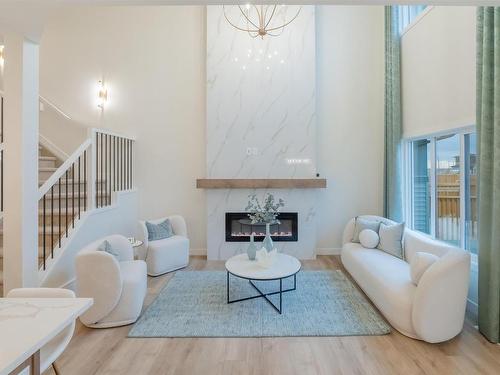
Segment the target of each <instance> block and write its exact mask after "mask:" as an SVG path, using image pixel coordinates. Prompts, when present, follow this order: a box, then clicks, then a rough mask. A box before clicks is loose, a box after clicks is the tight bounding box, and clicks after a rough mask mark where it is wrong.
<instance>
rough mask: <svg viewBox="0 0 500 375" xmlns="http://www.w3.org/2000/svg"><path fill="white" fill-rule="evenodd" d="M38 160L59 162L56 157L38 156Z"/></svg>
mask: <svg viewBox="0 0 500 375" xmlns="http://www.w3.org/2000/svg"><path fill="white" fill-rule="evenodd" d="M38 160H44V161H57V158H56V157H55V156H45V155H38Z"/></svg>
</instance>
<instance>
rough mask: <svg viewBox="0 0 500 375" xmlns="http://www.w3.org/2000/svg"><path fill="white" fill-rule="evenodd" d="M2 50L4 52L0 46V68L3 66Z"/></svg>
mask: <svg viewBox="0 0 500 375" xmlns="http://www.w3.org/2000/svg"><path fill="white" fill-rule="evenodd" d="M3 50H4V46H2V45H0V67H2V66H3V62H4V57H3Z"/></svg>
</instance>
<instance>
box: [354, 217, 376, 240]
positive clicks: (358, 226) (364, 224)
mask: <svg viewBox="0 0 500 375" xmlns="http://www.w3.org/2000/svg"><path fill="white" fill-rule="evenodd" d="M379 226H380V221H376V220H368V219H364V218H362V217H359V216H358V217H356V221H355V223H354V233H353V235H352V242H359V235H360V233H361V232H362V231H364V230H365V229H371V230H372V231H374V232H375V233H378V229H379Z"/></svg>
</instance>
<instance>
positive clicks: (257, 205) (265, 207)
mask: <svg viewBox="0 0 500 375" xmlns="http://www.w3.org/2000/svg"><path fill="white" fill-rule="evenodd" d="M282 207H285V201H284V200H283V199H281V198H280V199H279V200H278V202H275V199H274V195H272V194H266V197H265V198H264V201H263V202H262V203H261V202H260V201H259V199H258V198H257V196H256V195H255V194H252V195H249V196H248V205H247V207H246V208H245V211H246V212H248V218H249V219H250V220H252V224H259V223H264V224H274V223H278V224H279V221H278V220H277V219H276V218H277V217H278V215H279V209H280V208H282Z"/></svg>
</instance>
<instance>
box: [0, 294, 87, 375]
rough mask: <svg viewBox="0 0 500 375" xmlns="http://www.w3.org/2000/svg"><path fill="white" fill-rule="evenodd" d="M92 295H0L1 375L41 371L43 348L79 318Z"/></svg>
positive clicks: (37, 372)
mask: <svg viewBox="0 0 500 375" xmlns="http://www.w3.org/2000/svg"><path fill="white" fill-rule="evenodd" d="M92 303H93V300H92V298H0V375H8V374H17V373H19V372H20V371H21V370H22V369H24V368H27V367H29V368H30V373H31V374H39V373H40V348H42V347H43V346H44V345H45V344H47V343H48V342H49V341H50V340H51V339H53V338H54V337H55V336H57V334H59V333H60V332H61V331H62V330H63V329H64V328H66V327H67V326H68V325H69V324H71V323H72V322H73V321H74V320H76V319H77V318H78V317H79V316H80V315H81V314H82V313H83V312H85V311H86V310H87V309H88V308H89V307H90V306H91V305H92Z"/></svg>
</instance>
